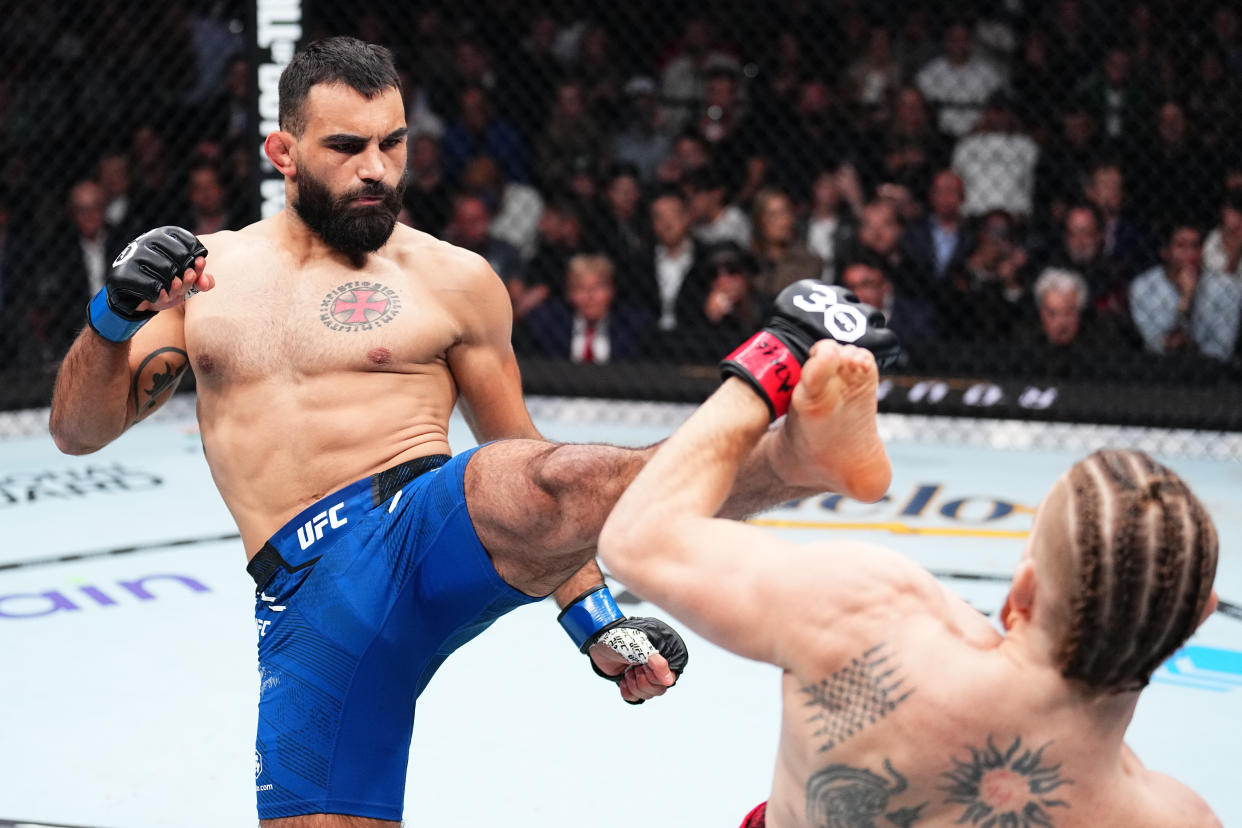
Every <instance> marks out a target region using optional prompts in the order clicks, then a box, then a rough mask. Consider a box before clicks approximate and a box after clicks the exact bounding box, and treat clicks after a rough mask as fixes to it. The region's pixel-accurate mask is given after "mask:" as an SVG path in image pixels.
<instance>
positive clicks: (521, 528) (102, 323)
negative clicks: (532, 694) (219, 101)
mask: <svg viewBox="0 0 1242 828" xmlns="http://www.w3.org/2000/svg"><path fill="white" fill-rule="evenodd" d="M406 133H407V127H406V120H405V111H404V105H403V97H402V94H401V87H400V82H399V79H398V74H397V71H396V69H395V67H394V66H393V61H392V55H391V54H390V53H389V52H388V50H386V49H384V48H382V47H379V46H372V45H368V44H365V43H362V42H361V41H358V40H354V39H352V38H330V39H328V40H324V41H319V42H317V43H314V44H311V45H310V46H309V47H307V48H306V50H305V51H303V52H301V53H300V54H298V55H296V56H295V57H294V59H293V61H292V62H291V63H290V64H289V66H288V67H287V68H286V69H285V71H284V73H283V75H282V77H281V80H280V129H279V130H278V131H276V132H273V133H272V134H271V135H269V136H268V138H267V142H266V145H265V148H266V152H267V156H268V158H269V159H270V160H271V162H272V163H273V164H274V165H275V167H276V169H278V170H279V171H280V172H281V173H282V174H283V175H284V177H285V193H286V209H284V210H282V211H280V212H279V213H277V214H276V215H274V216H272V217H271V218H267V219H264V220H263V221H260V222H257V223H255V224H252V225H250V226H248V227H246V228H244V229H242V230H240V231H237V232H223V233H214V234H211V235H210V236H204V237H203V239H201V240H199V239H197V238H195V237H194V236H193V235H192V234H190V233H189V232H188V231H185V230H183V229H180V228H176V227H164V228H158V229H155V230H151V231H149V232H147V233H145V234H143V235H142V236H140V237H138V238H137V239H136V240H135V241H134V242H132V243H131V244H130V245H129V247H127V248H126V249H125V250H124V251H123V252H121V254H120V255H119V256H118V257H117V258H116V261H115V262H114V263H113V265H112V267H111V269H110V271H109V273H108V275H107V279H106V285H105V287H104V289H103V290H101V291H100V292H99V294H98V295H97V296H96V297H95V298H94V300H93V301H92V302H91V303H90V306H89V308H88V320H87V321H88V322H89V325H88V326H87V327H86V328H85V329H84V330H83V331H82V333H81V335H80V336H79V337H78V338H77V340H76V341H75V342H74V344H73V346H72V347H71V348H70V350H69V353H68V355H67V356H66V357H65V360H64V363H63V364H62V366H61V369H60V374H59V376H58V377H57V382H56V390H55V395H54V399H53V401H52V412H51V430H52V435H53V437H54V438H55V440H56V444H57V446H59V447H60V448H61V450H63V451H66V452H68V453H71V454H84V453H88V452H91V451H95V450H97V449H99V448H101V447H102V446H104V445H107V444H108V443H110V442H111V441H112V440H114V439H116V438H117V437H118V436H119V435H121V434H122V433H123V432H125V431H126V429H128V428H129V427H130V426H132V425H134V424H135V423H136V422H138V421H140V420H142V419H143V418H145V417H146V416H148V415H149V414H150V413H151V412H152V411H153V410H155V409H156V408H157V407H158V406H159V405H161V404H162V403H163V402H164V401H165V400H166V399H167V398H168V397H169V396H170V395H171V394H172V392H173V389H174V388H175V387H176V384H177V380H178V378H179V377H180V376H181V375H182V374H183V373H184V372H185V371H186V370H187V368H189V367H190V366H192V367H193V370H194V372H195V375H196V379H197V392H198V421H199V425H200V427H201V431H202V440H203V448H204V451H205V454H206V457H207V462H208V464H209V465H210V468H211V473H212V476H213V479H214V481H215V483H216V486H217V487H218V488H219V491H220V494H221V495H222V497H223V498H224V501H225V503H226V504H227V506H228V508H229V510H230V512H231V513H232V515H233V518H234V519H235V520H236V522H237V526H238V528H239V530H240V533H241V538H242V542H243V544H244V546H245V549H246V553H247V557H248V559H249V563H248V565H247V570H248V571H249V572H250V574H251V575H252V576H253V577H254V580H255V583H256V586H257V589H256V592H255V622H256V628H257V632H258V641H259V669H260V674H261V681H260V690H259V692H260V700H259V725H258V736H257V739H256V756H255V769H256V780H255V788H256V794H257V798H258V812H259V816H260V818H261V819H262V820H263V823H264V824H265V825H281V826H299V828H302V827H304V826H335V825H378V824H381V823H384V824H389V823H392V822H396V821H398V820H400V819H401V816H402V809H403V804H404V796H405V782H406V771H407V765H408V760H409V751H410V742H411V732H412V728H413V724H414V709H415V702H416V700H417V698H418V696H419V694H420V693H421V692H422V690H423V688H424V687H425V686H426V684H427V682H428V681H429V680H430V679H431V677H432V675H433V674H434V673H435V671H436V669H437V668H438V667H439V666H440V664H441V663H442V662H443V661H444V659H445V658H447V657H448V656H449V655H450V654H451V653H452V652H453V651H454V650H456V649H457V648H458V647H460V646H461V645H462V644H464V643H465V642H467V641H469V640H470V639H471V638H473V637H474V636H476V635H478V634H479V633H480V632H482V631H483V630H484V629H486V628H487V626H488V625H490V624H491V623H492V622H493V621H494V620H495V619H496V618H498V617H499V616H501V615H502V614H504V613H506V612H508V611H509V610H512V609H514V608H516V607H518V606H521V605H523V604H527V603H530V602H533V601H536V600H538V599H539V598H541V597H543V596H546V595H548V594H550V593H551V594H553V595H554V596H555V598H556V601H557V603H558V604H559V605H560V606H561V607H562V608H563V611H562V613H561V615H560V621H561V624H562V626H564V628H565V630H566V632H567V633H568V634H569V636H570V638H571V639H572V641H573V643H574V646H575V647H577V648H578V649H580V650H581V651H582V652H583V653H587V654H589V656H590V659H591V662H590V663H591V664H592V665H593V666H594V668H595V670H596V672H599V673H600V674H601V675H603V676H604V677H605V678H611V679H612V680H614V681H617V682H618V683H619V685H620V692H621V695H622V697H623V698H624V699H625V700H626V701H629V702H633V703H641V702H642V701H643V700H645V699H649V698H652V697H654V696H657V695H660V694H662V693H663V692H665V690H666V689H667V688H668V687H669V686H671V685H672V684H673V683H674V681H675V680H676V678H677V676H678V674H679V673H680V672H681V671H682V670H683V669H684V667H685V666H686V660H687V656H686V652H685V647H684V645H683V644H682V642H681V640H680V638H679V637H678V636H677V634H676V633H675V632H674V631H673V630H672V629H670V628H669V627H668V626H667V625H665V624H664V623H662V622H660V621H657V620H655V619H641V618H626V617H625V616H624V615H623V614H622V613H621V612H620V610H619V609H618V607H617V605H616V603H615V602H614V601H613V599H612V596H611V595H610V594H609V592H608V590H607V588H606V587H605V586H604V584H603V579H602V577H601V575H600V571H599V568H598V566H596V564H595V562H594V545H595V541H596V538H597V536H598V533H599V530H600V528H601V526H602V525H603V521H604V518H605V516H606V515H607V514H608V511H609V509H610V508H611V507H612V505H613V504H614V503H615V502H616V499H617V497H619V496H620V494H621V492H622V490H623V489H624V487H625V485H626V484H627V483H628V482H629V481H630V480H632V479H633V477H634V475H635V474H637V473H638V470H639V469H640V468H641V467H642V465H643V464H644V463H645V462H646V461H647V459H648V458H649V457H650V456H651V453H652V452H651V450H649V449H643V450H638V449H625V448H617V447H612V446H606V445H563V444H554V443H550V442H547V441H544V440H543V439H542V438H541V437H540V435H539V433H538V432H537V431H536V429H535V427H534V425H533V424H532V422H531V419H530V416H529V414H528V413H527V410H526V406H525V403H524V401H523V398H522V392H521V383H520V377H519V375H518V367H517V363H516V361H515V359H514V356H513V350H512V347H511V345H510V334H511V330H512V310H511V306H510V300H509V296H508V293H507V292H506V290H505V286H504V284H503V283H502V282H501V281H500V279H499V278H498V277H497V276H496V274H495V273H493V272H492V270H491V269H490V268H489V267H488V265H487V263H486V262H485V261H484V260H483V259H482V258H480V257H479V256H477V255H475V254H473V253H471V252H468V251H466V250H463V249H461V248H457V247H454V246H452V245H449V244H446V243H444V242H441V241H438V240H437V239H435V238H433V237H431V236H429V235H427V234H425V233H421V232H418V231H416V230H413V229H411V228H409V227H406V226H404V225H397V224H396V216H397V213H398V211H399V210H400V207H401V202H402V191H403V188H404V183H405V175H404V174H405V169H406ZM209 250H210V254H209V253H208V251H209ZM208 257H210V262H211V266H210V268H211V269H210V270H208V269H207V260H208ZM804 288H806V290H807V296H805V297H804V296H802V294H798V296H797V297H793V296H790V297H787V300H786V302H785V305H784V311H783V316H784V317H787V318H786V322H785V324H786V326H787V328H788V330H787V331H786V333H785V334H784V336H785V337H786V339H787V340H789V341H790V342H791V343H792V344H793V345H792V346H793V348H794V350H795V351H796V352H797V355H792V353H793V352H791V351H790V350H788V348H786V347H785V346H784V345H782V346H780V348H778V347H776V345H775V344H773V342H769V341H768V339H763V338H762V336H766V335H761V341H760V343H759V344H756V343H751V344H749V345H748V346H746V347H744V348H743V349H741V351H740V352H739V354H738V355H737V356H736V359H735V360H734V362H735V364H736V370H737V371H738V372H739V373H740V374H746V373H753V374H754V375H755V379H754V381H755V382H756V383H758V384H759V385H760V386H762V387H769V388H771V389H772V390H773V393H775V394H777V395H778V396H781V398H782V400H783V402H782V403H781V406H782V412H783V410H784V408H785V407H787V406H788V404H789V393H790V392H791V391H792V388H793V382H794V380H795V379H796V373H797V370H798V356H799V355H800V357H801V358H805V355H806V351H807V350H808V349H809V348H810V345H811V343H812V342H813V341H814V340H815V339H819V338H822V337H824V336H828V335H829V332H828V331H827V330H826V325H827V324H828V322H827V320H828V316H829V314H830V312H832V309H833V308H834V307H836V306H840V313H841V314H843V318H846V319H847V322H848V323H850V325H851V327H850V330H849V331H846V332H845V333H846V334H847V335H849V336H850V337H852V338H853V339H854V340H856V341H860V342H862V343H863V344H868V343H870V344H871V345H872V346H873V347H876V348H877V350H879V351H880V352H881V353H882V355H884V354H887V355H889V356H892V355H894V354H895V349H896V341H895V338H894V337H893V336H892V334H891V332H888V331H886V330H883V326H882V319H876V320H875V325H874V330H871V331H869V332H868V331H865V330H864V329H862V328H860V327H859V326H858V324H857V323H860V322H863V321H866V320H867V318H868V317H869V315H871V312H870V311H867V310H860V309H859V306H858V303H857V301H856V300H854V301H852V302H851V301H849V300H847V298H846V297H838V296H837V295H836V294H835V293H833V292H832V291H831V290H827V289H826V288H823V290H827V293H824V292H822V291H821V292H820V293H816V294H813V295H812V294H811V293H810V292H809V288H807V287H806V286H804ZM821 288H822V286H821ZM194 292H197V293H198V294H199V295H196V296H193V297H192V298H191V293H194ZM829 297H831V301H829ZM795 298H801V299H804V300H805V302H809V303H810V304H809V307H810V308H811V310H809V311H808V310H802V309H799V308H798V307H797V306H796V305H795V304H793V303H792V302H793V299H795ZM187 299H188V300H189V301H187ZM859 337H862V338H861V339H860V338H859ZM782 395H783V396H782ZM455 405H457V406H460V408H461V411H462V413H463V415H464V417H465V420H466V422H467V423H468V424H469V426H470V428H471V429H472V431H473V432H474V435H475V436H476V438H477V439H478V440H479V441H481V442H483V445H482V446H481V447H479V448H477V449H471V450H469V451H466V452H462V453H461V454H458V455H456V456H454V457H450V448H449V439H448V425H449V416H450V414H451V412H452V411H453V408H454V406H455ZM822 419H823V418H822V417H821V416H820V413H819V412H818V411H810V412H805V413H803V412H801V411H800V410H799V409H798V406H797V405H796V404H795V405H794V406H793V407H792V408H790V410H789V416H787V417H786V418H785V419H784V420H783V421H782V424H781V425H780V426H779V427H778V428H775V429H773V430H772V431H771V432H770V434H769V435H768V436H767V437H766V438H764V439H763V440H761V441H759V442H758V443H757V444H756V445H755V448H754V451H753V452H751V453H750V455H749V457H748V458H747V460H746V461H745V467H744V471H743V472H742V474H741V475H740V476H739V478H738V483H737V485H735V486H734V487H733V490H732V492H731V494H730V495H729V496H728V498H727V502H725V503H724V504H723V506H722V514H726V515H738V516H740V515H744V514H748V513H750V512H753V511H756V510H758V509H760V508H763V507H766V506H769V505H772V504H775V503H779V502H782V501H784V500H787V499H789V498H792V497H797V496H804V495H808V494H812V493H815V492H820V491H825V490H828V489H833V490H835V491H839V492H842V493H844V494H848V495H851V496H854V497H858V498H869V499H873V500H874V499H876V498H878V497H880V496H882V495H883V493H884V487H886V486H887V479H885V480H883V481H879V482H880V486H879V487H878V488H877V487H876V486H874V485H870V486H858V485H853V484H851V482H850V479H849V478H848V476H847V475H845V474H844V470H847V469H849V468H852V467H853V466H854V465H856V463H855V456H854V450H853V447H852V446H850V445H849V444H848V443H844V442H841V441H839V440H838V439H837V438H836V437H834V435H832V434H831V432H829V431H826V430H825V429H824V428H823V426H824V423H823V422H822ZM489 441H490V442H489ZM496 680H498V681H501V682H503V681H509V680H519V679H518V678H517V677H505V676H497V677H496ZM521 680H529V679H528V677H522V679H521ZM550 691H551V688H550ZM557 735H558V736H560V737H564V738H566V749H570V747H571V745H572V743H573V741H574V737H573V736H572V735H570V736H566V735H565V734H557ZM597 740H598V736H597V735H592V737H591V742H590V744H589V745H588V746H586V747H585V748H583V749H584V750H587V751H588V752H589V751H590V750H594V749H595V748H596V746H597V745H596V742H597ZM480 749H481V748H480V747H479V746H478V745H475V744H473V742H472V734H462V756H461V757H457V759H459V760H460V761H461V762H462V763H463V765H468V764H469V757H470V756H471V755H472V754H474V753H476V752H477V751H478V750H480ZM448 760H449V761H454V759H453V758H449V759H448ZM590 761H603V757H598V758H596V759H591V760H590Z"/></svg>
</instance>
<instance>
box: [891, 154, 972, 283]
mask: <svg viewBox="0 0 1242 828" xmlns="http://www.w3.org/2000/svg"><path fill="white" fill-rule="evenodd" d="M927 200H928V204H929V205H930V206H931V211H930V212H929V213H928V215H927V216H925V217H923V218H920V219H919V220H918V221H914V222H911V223H910V224H909V225H908V226H907V227H906V229H905V233H904V234H903V236H904V237H903V238H902V246H903V247H905V249H906V251H907V252H908V254H909V256H910V258H911V259H913V260H914V263H915V266H916V269H917V270H918V272H919V273H923V274H927V275H929V276H930V277H931V279H932V283H933V284H943V281H942V280H944V279H945V276H946V275H947V274H949V273H952V272H953V271H954V269H955V268H956V267H960V266H961V264H962V262H964V261H965V260H966V256H967V253H968V251H969V248H970V244H969V233H968V232H967V230H966V219H965V218H964V217H963V216H962V204H963V202H965V201H966V185H965V184H963V183H962V179H961V178H960V177H959V176H958V174H957V173H955V172H953V170H941V171H940V172H938V173H936V177H935V178H933V179H932V184H931V187H930V188H929V189H928V193H927Z"/></svg>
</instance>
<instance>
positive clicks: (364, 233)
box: [293, 172, 406, 258]
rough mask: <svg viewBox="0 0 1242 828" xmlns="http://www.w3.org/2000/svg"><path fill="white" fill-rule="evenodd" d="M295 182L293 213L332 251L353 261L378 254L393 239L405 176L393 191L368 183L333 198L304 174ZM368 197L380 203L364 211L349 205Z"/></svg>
mask: <svg viewBox="0 0 1242 828" xmlns="http://www.w3.org/2000/svg"><path fill="white" fill-rule="evenodd" d="M297 181H298V195H297V198H296V199H294V201H293V209H294V211H295V212H296V213H297V214H298V215H299V216H300V217H301V218H302V221H304V222H306V226H307V227H309V228H310V229H311V230H313V231H314V232H315V234H316V235H318V236H319V238H321V239H323V242H324V244H326V245H328V247H331V248H332V249H333V250H338V251H340V252H341V253H344V254H345V255H347V256H349V257H351V258H356V257H358V256H361V255H363V254H365V253H373V252H375V251H376V250H379V249H380V248H381V247H383V246H384V243H385V242H387V241H388V237H389V236H391V235H392V229H393V227H395V226H396V224H397V214H398V213H400V212H401V203H402V202H401V200H402V197H403V196H404V195H405V184H406V176H405V175H402V176H401V181H400V182H399V183H398V184H397V186H396V187H386V186H384V184H382V183H380V182H378V181H371V182H368V183H367V184H365V185H363V186H362V187H360V188H359V189H357V190H354V191H352V192H349V193H346V194H345V195H343V196H334V195H333V194H332V191H331V190H329V189H328V187H327V185H326V184H324V183H323V182H322V181H320V180H319V179H318V178H315V177H314V176H313V175H311V174H309V173H307V172H301V173H299V174H298V179H297ZM367 196H371V197H375V198H379V199H380V202H379V203H378V204H372V205H368V206H365V207H354V206H351V205H350V202H352V201H353V200H354V199H355V198H362V197H367Z"/></svg>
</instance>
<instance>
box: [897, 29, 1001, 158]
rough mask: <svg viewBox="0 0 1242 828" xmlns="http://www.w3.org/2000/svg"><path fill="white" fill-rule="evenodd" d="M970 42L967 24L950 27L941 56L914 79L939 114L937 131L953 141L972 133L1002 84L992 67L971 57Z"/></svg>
mask: <svg viewBox="0 0 1242 828" xmlns="http://www.w3.org/2000/svg"><path fill="white" fill-rule="evenodd" d="M971 39H972V38H971V32H970V27H969V26H967V25H966V23H964V22H962V21H960V20H959V21H955V22H952V23H950V24H949V25H948V27H947V28H946V29H945V32H944V51H943V53H942V54H941V56H940V57H937V58H934V59H933V60H931V61H930V62H928V64H927V65H926V66H924V67H923V68H922V69H920V70H919V73H918V75H917V76H916V77H915V82H916V83H917V84H918V87H919V91H921V92H922V93H923V97H924V98H926V99H927V101H928V103H930V104H931V105H932V106H933V107H935V108H936V110H937V111H938V112H939V118H938V120H937V123H938V125H939V127H940V130H941V131H942V132H944V133H945V134H947V135H950V136H952V137H954V138H960V137H962V136H964V135H966V134H967V133H969V132H970V131H971V130H972V129H974V127H975V124H976V123H977V122H978V120H979V109H980V107H981V106H982V105H983V104H984V102H985V101H987V100H988V98H989V97H991V96H992V94H993V93H994V92H996V91H997V90H998V89H1000V88H1001V84H1002V83H1003V82H1004V78H1003V77H1002V76H1001V74H1000V72H999V71H997V69H996V67H995V66H993V65H992V64H991V63H989V62H988V61H986V60H984V59H983V58H981V57H978V56H977V55H974V54H972V43H971Z"/></svg>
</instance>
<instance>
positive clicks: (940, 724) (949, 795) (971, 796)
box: [768, 572, 1219, 828]
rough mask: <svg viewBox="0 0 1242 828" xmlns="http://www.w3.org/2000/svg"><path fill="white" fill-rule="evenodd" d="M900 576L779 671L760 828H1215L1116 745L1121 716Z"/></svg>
mask: <svg viewBox="0 0 1242 828" xmlns="http://www.w3.org/2000/svg"><path fill="white" fill-rule="evenodd" d="M913 577H916V578H917V583H915V584H914V585H909V584H907V585H904V586H898V587H897V588H895V589H893V591H892V594H891V595H889V596H887V601H886V602H885V603H883V604H879V605H878V606H881V607H883V609H879V610H877V609H875V607H876V606H877V604H875V603H869V606H870V607H871V608H870V609H867V610H865V611H861V612H859V613H853V614H847V615H846V616H838V617H837V618H836V619H835V620H834V623H833V625H832V626H831V627H824V628H822V629H824V630H825V632H824V635H825V636H826V637H831V639H832V640H831V643H830V645H829V646H826V647H819V648H814V647H813V646H812V645H810V644H809V643H808V646H807V647H806V649H805V650H804V652H806V653H816V652H820V653H828V654H829V655H828V656H827V657H826V658H824V659H822V660H818V662H817V660H816V659H814V658H813V657H812V658H804V659H799V660H798V661H797V666H796V667H795V668H794V669H792V670H787V671H786V672H785V674H784V678H783V684H782V694H783V716H782V733H781V747H780V755H779V758H778V763H777V769H776V775H775V780H774V785H773V793H772V800H771V802H770V804H769V809H768V814H769V817H768V825H769V826H772V828H788V826H816V828H824V827H825V826H833V827H834V828H835V826H903V827H909V828H915V827H917V828H924V826H927V827H928V828H930V827H931V826H950V825H998V826H1000V825H1012V826H1022V828H1036V826H1058V828H1069V827H1073V826H1128V827H1129V828H1133V827H1134V826H1152V828H1156V826H1168V825H1174V824H1176V825H1187V826H1191V825H1193V826H1198V825H1208V826H1214V825H1219V823H1218V822H1216V821H1215V818H1214V817H1212V815H1211V813H1210V811H1209V810H1208V808H1207V807H1206V805H1205V804H1204V803H1203V802H1202V800H1201V799H1199V797H1197V796H1196V795H1195V794H1193V793H1192V792H1191V791H1190V790H1189V789H1187V788H1185V787H1184V786H1182V785H1180V784H1179V783H1177V782H1175V781H1173V780H1171V779H1169V778H1167V777H1163V776H1161V775H1159V774H1153V773H1150V772H1148V771H1146V770H1145V769H1143V767H1142V766H1141V764H1139V762H1138V760H1137V759H1135V758H1134V757H1133V754H1132V753H1130V752H1129V751H1128V749H1126V748H1124V746H1123V745H1122V744H1121V738H1122V734H1123V733H1124V729H1125V725H1126V724H1128V721H1129V716H1128V715H1123V716H1120V717H1113V718H1111V719H1110V718H1109V717H1106V716H1102V715H1101V710H1102V709H1103V708H1107V707H1108V706H1109V705H1110V704H1112V702H1108V701H1105V702H1103V703H1098V702H1097V703H1090V702H1087V701H1085V700H1084V698H1083V697H1082V696H1080V695H1078V694H1077V692H1076V691H1073V690H1071V689H1070V688H1069V687H1068V686H1067V684H1066V682H1065V681H1064V680H1063V679H1061V677H1060V676H1059V674H1058V673H1057V671H1056V670H1055V669H1053V668H1052V667H1051V666H1050V665H1047V664H1039V663H1033V662H1032V661H1031V660H1029V659H1027V658H1025V657H1024V656H1022V655H1021V654H1016V653H1015V651H1014V648H1012V647H1010V646H1008V644H1007V643H1005V642H1004V639H1003V638H1002V637H1001V636H1000V635H999V634H998V633H997V632H995V631H994V630H993V629H992V628H991V627H990V625H989V624H988V623H987V622H986V621H985V620H984V618H983V616H981V615H979V613H977V612H975V611H974V610H972V609H970V608H969V607H968V606H967V605H966V604H965V603H963V602H962V601H961V600H960V599H958V598H956V597H954V596H952V595H949V594H948V593H947V592H944V591H943V590H942V589H940V588H939V586H938V585H937V584H936V583H935V581H934V580H932V579H931V577H930V576H929V575H926V573H922V572H919V573H915V574H914V576H913ZM872 597H875V596H872ZM859 606H860V607H862V606H864V603H863V602H860V604H859ZM1118 703H1120V704H1122V705H1125V704H1127V703H1130V704H1132V702H1125V701H1120V702H1118ZM1118 719H1119V720H1118Z"/></svg>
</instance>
